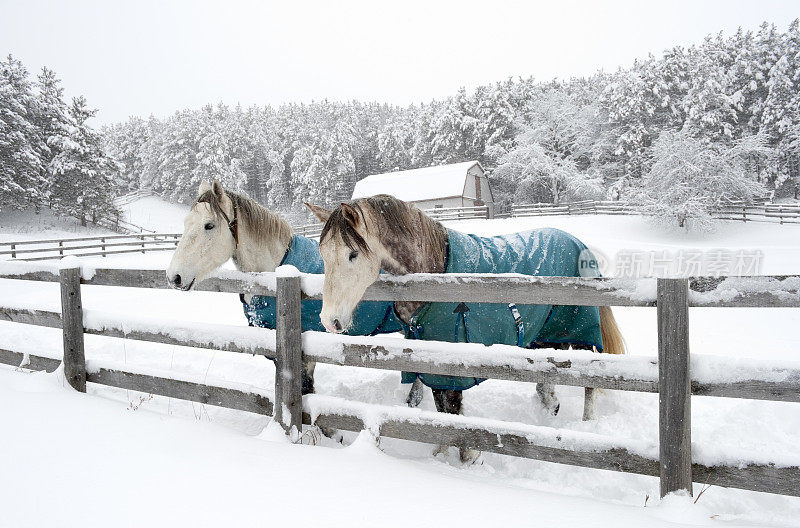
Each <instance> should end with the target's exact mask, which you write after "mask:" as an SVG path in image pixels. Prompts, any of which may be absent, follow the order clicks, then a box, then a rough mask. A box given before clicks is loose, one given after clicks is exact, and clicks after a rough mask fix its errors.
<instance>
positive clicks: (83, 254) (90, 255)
mask: <svg viewBox="0 0 800 528" xmlns="http://www.w3.org/2000/svg"><path fill="white" fill-rule="evenodd" d="M64 249H68V248H64ZM145 251H175V247H174V246H169V247H148V248H147V249H146V250H142V249H141V248H139V249H118V250H116V251H96V252H92V253H72V254H71V256H73V257H92V256H97V255H118V254H121V253H139V252H141V253H144V252H145ZM60 258H62V256H61V255H48V256H46V257H27V258H21V259H17V260H23V261H25V262H37V261H40V260H54V259H60Z"/></svg>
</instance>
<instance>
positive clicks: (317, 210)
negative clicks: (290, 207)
mask: <svg viewBox="0 0 800 528" xmlns="http://www.w3.org/2000/svg"><path fill="white" fill-rule="evenodd" d="M303 203H304V204H305V205H306V207H308V209H309V210H310V211H311V212H312V213H314V216H316V217H317V218H318V219H319V221H320V222H322V223H323V224H324V223H325V222H327V221H328V218H330V216H331V211H330V210H328V209H325V208H324V207H320V206H319V205H312V204H310V203H308V202H303Z"/></svg>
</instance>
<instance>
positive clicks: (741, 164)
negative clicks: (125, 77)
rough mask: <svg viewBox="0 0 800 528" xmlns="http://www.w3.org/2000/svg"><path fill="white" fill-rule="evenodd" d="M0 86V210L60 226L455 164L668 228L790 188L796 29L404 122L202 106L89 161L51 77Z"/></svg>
mask: <svg viewBox="0 0 800 528" xmlns="http://www.w3.org/2000/svg"><path fill="white" fill-rule="evenodd" d="M0 83H2V84H1V85H0V108H2V112H0V115H1V116H2V117H0V126H2V127H4V129H3V134H2V139H0V141H2V143H0V163H2V166H0V171H2V175H3V179H2V183H1V184H0V196H2V198H3V204H8V203H10V204H11V205H18V206H20V207H21V206H24V205H25V204H26V203H29V202H35V203H39V202H40V201H42V200H50V201H52V202H54V203H55V204H56V205H58V206H60V207H62V208H64V210H66V211H67V212H69V213H71V214H75V213H77V214H79V215H86V214H91V211H93V210H96V209H97V208H98V204H106V203H108V196H109V194H111V193H124V192H128V191H131V190H136V189H152V190H154V191H156V192H157V193H159V194H161V195H162V196H164V197H166V198H168V199H170V200H175V201H181V202H188V201H190V200H191V199H192V198H193V197H194V194H195V190H196V188H197V185H198V183H199V182H200V180H202V179H208V178H217V179H219V180H220V181H221V182H223V184H224V185H225V186H227V187H229V188H231V189H238V190H242V191H244V192H246V193H247V194H249V195H251V196H253V197H254V198H256V199H257V200H259V201H261V202H262V203H264V204H266V205H268V206H270V207H273V208H275V209H277V210H280V211H291V210H297V209H298V208H299V206H300V204H301V202H302V201H304V200H308V201H312V202H317V203H327V204H330V203H334V202H336V201H339V200H342V199H347V198H349V197H350V195H351V192H352V189H353V186H354V184H355V182H356V181H358V180H360V179H361V178H363V177H365V176H367V175H369V174H374V173H379V172H387V171H392V170H397V169H409V168H416V167H424V166H429V165H436V164H442V163H451V162H458V161H465V160H472V159H477V160H479V161H481V163H482V164H483V165H484V167H485V168H486V169H487V171H488V173H489V174H490V178H491V181H492V185H493V191H494V194H495V200H496V205H497V207H498V210H499V211H502V210H503V208H504V207H506V206H507V205H508V204H511V203H526V202H561V201H565V200H570V199H579V198H610V199H623V200H627V201H629V202H632V203H634V204H638V205H639V206H640V207H641V209H642V210H643V211H644V212H649V213H651V214H661V213H663V211H661V209H663V207H664V204H667V205H668V206H670V207H675V206H680V207H681V208H682V211H681V212H679V214H678V216H679V221H681V222H682V220H681V219H682V218H683V217H686V216H688V217H691V216H692V215H693V211H696V210H697V209H698V208H703V207H710V206H711V205H713V204H714V203H716V202H717V201H720V200H726V199H744V200H747V199H749V198H751V197H753V196H754V195H761V194H764V193H768V192H775V191H777V192H778V193H779V195H780V194H782V195H791V196H795V197H796V196H797V192H798V186H800V174H799V171H800V28H799V27H798V21H797V20H795V21H794V22H793V23H792V24H791V25H790V26H789V27H788V29H787V30H786V31H785V32H784V31H781V30H779V29H778V28H777V27H776V26H775V25H771V24H767V23H764V24H763V25H762V26H761V27H760V29H759V30H758V31H756V32H748V31H741V30H740V31H738V32H736V33H735V34H733V35H723V34H717V35H711V36H709V37H707V38H706V39H705V41H704V42H703V43H702V44H700V45H697V46H690V47H688V48H686V47H675V48H673V49H670V50H667V51H665V52H664V53H663V55H662V56H660V57H652V56H651V57H647V58H643V59H641V60H638V61H636V62H635V63H634V64H633V65H632V66H630V67H629V68H626V69H620V70H619V71H617V72H614V73H607V72H597V73H596V74H594V75H592V76H591V77H588V78H575V79H570V80H568V81H550V82H538V81H536V80H534V79H532V78H528V79H521V78H520V79H508V80H505V81H502V82H498V83H496V84H493V85H487V86H480V87H478V88H477V89H475V90H474V91H467V90H465V89H461V90H459V91H458V93H456V94H454V95H453V96H451V97H448V98H447V99H444V100H434V101H431V102H429V103H424V104H417V105H412V106H409V107H405V108H403V107H397V106H391V105H387V104H381V103H368V102H359V101H351V102H333V101H319V102H313V103H310V104H286V105H282V106H280V107H277V108H273V107H270V106H263V107H261V106H259V107H255V106H254V107H249V108H242V107H240V106H236V107H230V106H227V105H224V104H217V105H210V104H209V105H207V106H205V107H203V108H201V109H195V110H182V111H178V112H176V113H175V114H174V115H172V116H170V117H167V118H164V119H159V118H156V117H149V118H142V117H132V118H130V119H129V120H128V121H127V122H125V123H120V124H116V125H113V126H109V127H105V128H104V129H103V130H102V138H103V143H104V149H105V153H104V152H103V151H102V150H101V149H100V147H99V141H100V139H99V136H98V135H96V134H95V133H94V132H93V131H92V130H91V129H90V128H89V127H88V126H87V125H86V119H87V118H88V117H89V116H90V115H91V111H90V110H88V108H87V107H86V103H85V101H83V100H82V99H77V100H75V101H74V102H73V103H72V105H67V104H65V103H64V101H63V97H62V95H61V89H60V87H59V86H58V81H57V80H56V79H55V76H54V74H53V73H52V72H49V71H43V72H42V74H41V75H40V76H39V77H38V79H37V80H36V81H33V82H32V81H29V80H28V78H27V75H26V74H25V70H24V68H23V66H22V64H20V63H19V62H18V61H17V60H16V59H11V58H9V59H8V60H7V61H6V62H3V63H2V72H1V74H0ZM677 152H681V153H682V154H681V155H676V153H677ZM115 161H116V162H118V163H115ZM111 179H113V180H114V183H115V184H114V185H113V189H112V188H111V186H110V185H109V181H110V180H111ZM665 193H667V194H669V196H670V198H669V199H668V200H665Z"/></svg>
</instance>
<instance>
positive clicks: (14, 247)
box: [11, 244, 17, 258]
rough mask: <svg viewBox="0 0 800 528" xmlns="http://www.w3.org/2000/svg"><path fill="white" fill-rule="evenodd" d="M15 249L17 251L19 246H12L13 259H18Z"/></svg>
mask: <svg viewBox="0 0 800 528" xmlns="http://www.w3.org/2000/svg"><path fill="white" fill-rule="evenodd" d="M15 249H17V245H16V244H11V258H17V253H16V251H14V250H15Z"/></svg>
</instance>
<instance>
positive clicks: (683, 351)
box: [657, 279, 692, 497]
mask: <svg viewBox="0 0 800 528" xmlns="http://www.w3.org/2000/svg"><path fill="white" fill-rule="evenodd" d="M657 290H658V293H657V312H658V315H657V317H658V409H659V410H658V430H659V434H658V440H659V460H660V466H661V496H662V497H663V496H664V495H666V494H667V493H671V492H673V491H678V490H686V491H688V492H689V494H690V495H691V494H692V420H691V419H692V408H691V396H692V390H691V378H690V373H689V281H688V280H687V279H658V286H657Z"/></svg>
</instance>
